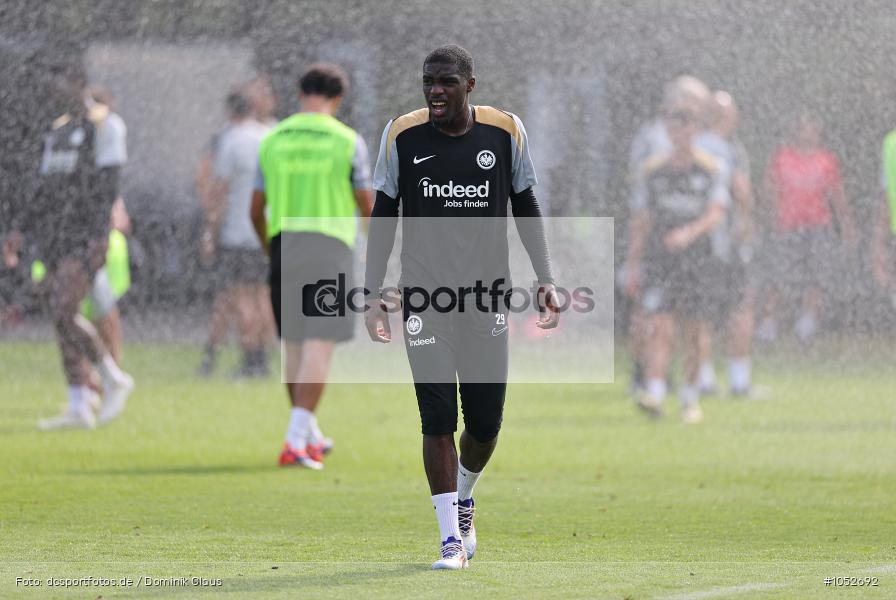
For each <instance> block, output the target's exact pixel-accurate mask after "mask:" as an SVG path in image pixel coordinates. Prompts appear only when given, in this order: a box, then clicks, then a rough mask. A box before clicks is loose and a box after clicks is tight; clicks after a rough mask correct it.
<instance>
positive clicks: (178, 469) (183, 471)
mask: <svg viewBox="0 0 896 600" xmlns="http://www.w3.org/2000/svg"><path fill="white" fill-rule="evenodd" d="M277 470H278V467H277V466H276V465H272V464H267V463H266V464H255V465H180V466H169V465H164V466H155V467H154V466H149V467H130V468H126V469H78V470H70V471H68V475H90V476H93V475H112V476H123V477H133V476H150V477H152V476H158V475H187V476H193V475H224V474H233V473H265V472H267V473H273V472H275V471H277Z"/></svg>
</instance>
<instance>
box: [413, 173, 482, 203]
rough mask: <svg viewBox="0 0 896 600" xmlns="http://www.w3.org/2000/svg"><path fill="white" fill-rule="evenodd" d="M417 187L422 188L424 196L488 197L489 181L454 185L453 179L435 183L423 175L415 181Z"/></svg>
mask: <svg viewBox="0 0 896 600" xmlns="http://www.w3.org/2000/svg"><path fill="white" fill-rule="evenodd" d="M417 187H422V188H423V197H424V198H488V190H489V181H487V180H486V182H485V183H483V184H482V185H459V184H458V185H455V184H454V181H449V182H448V183H446V184H445V185H437V184H435V183H432V181H431V180H430V178H429V177H424V178H423V179H421V180H420V181H419V182H417Z"/></svg>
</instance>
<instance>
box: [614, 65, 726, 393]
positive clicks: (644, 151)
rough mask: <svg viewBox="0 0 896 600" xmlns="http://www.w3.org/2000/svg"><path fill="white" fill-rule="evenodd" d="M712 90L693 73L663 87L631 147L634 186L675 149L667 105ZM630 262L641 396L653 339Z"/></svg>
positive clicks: (624, 277) (624, 274) (624, 275)
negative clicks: (653, 160) (652, 161)
mask: <svg viewBox="0 0 896 600" xmlns="http://www.w3.org/2000/svg"><path fill="white" fill-rule="evenodd" d="M708 94H709V89H708V88H707V87H706V84H704V83H703V82H702V81H700V80H699V79H697V78H696V77H693V76H691V75H681V76H679V77H676V78H675V79H673V80H672V81H670V82H669V83H667V84H666V85H665V86H664V87H663V98H662V101H661V103H660V107H659V111H658V114H657V116H656V117H655V118H653V119H651V120H650V121H648V122H647V123H645V124H644V125H642V126H641V128H640V129H639V130H638V132H637V133H636V134H635V137H634V139H633V140H632V145H631V149H630V151H629V161H628V173H629V175H628V180H629V183H630V185H631V187H632V189H633V190H634V189H635V186H634V182H635V181H637V180H638V178H639V177H640V171H641V168H642V167H643V165H644V162H645V161H646V160H647V159H648V158H650V157H651V156H657V155H659V154H662V153H665V152H669V151H670V150H671V149H672V142H671V141H670V139H669V134H668V131H667V129H666V123H665V121H664V119H663V112H664V107H665V106H666V105H667V104H668V103H669V102H671V101H672V100H673V99H675V98H680V97H681V96H686V97H690V98H693V99H694V102H695V103H697V104H699V103H700V102H702V101H703V100H702V99H703V98H706V97H707V95H708ZM629 208H630V210H631V212H632V213H634V212H635V210H634V209H632V204H631V203H630V205H629ZM630 217H631V215H630ZM629 266H630V265H627V264H625V265H623V267H622V269H621V273H620V277H619V279H620V282H621V286H622V289H623V293H624V294H625V296H626V297H627V298H628V299H629V300H630V301H631V306H630V310H629V337H630V342H629V344H630V347H631V348H630V353H631V356H632V384H631V391H632V395H633V396H634V397H635V398H638V397H640V395H641V394H642V393H643V392H644V391H645V389H646V376H645V372H646V365H647V346H648V344H649V340H648V335H647V334H648V329H647V318H646V316H645V314H644V311H643V307H642V306H641V297H640V292H641V291H642V290H641V288H640V286H639V285H637V284H638V282H640V280H641V279H642V277H643V273H628V271H627V269H628V268H629Z"/></svg>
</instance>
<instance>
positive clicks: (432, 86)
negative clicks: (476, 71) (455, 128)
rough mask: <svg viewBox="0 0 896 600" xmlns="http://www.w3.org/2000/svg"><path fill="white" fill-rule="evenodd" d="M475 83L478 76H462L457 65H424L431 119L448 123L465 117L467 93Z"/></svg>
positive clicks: (424, 90)
mask: <svg viewBox="0 0 896 600" xmlns="http://www.w3.org/2000/svg"><path fill="white" fill-rule="evenodd" d="M475 84H476V78H475V77H471V78H469V79H467V78H465V77H463V76H461V75H460V74H459V73H458V72H457V66H456V65H452V64H443V63H428V64H425V65H423V97H424V98H426V105H427V106H428V107H429V118H430V120H431V121H432V122H433V123H435V124H437V125H447V124H449V123H452V122H453V121H456V120H459V119H460V118H465V111H466V110H468V108H467V107H468V105H467V95H468V94H469V93H470V92H471V91H473V86H474V85H475Z"/></svg>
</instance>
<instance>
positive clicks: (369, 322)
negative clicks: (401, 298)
mask: <svg viewBox="0 0 896 600" xmlns="http://www.w3.org/2000/svg"><path fill="white" fill-rule="evenodd" d="M364 325H366V327H367V335H369V336H370V339H371V340H373V341H374V342H380V343H381V344H388V343H389V342H391V341H392V328H391V327H390V326H389V312H388V311H387V310H386V303H385V302H383V301H382V300H381V299H379V298H370V299H368V300H367V310H366V311H364Z"/></svg>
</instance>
